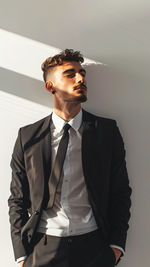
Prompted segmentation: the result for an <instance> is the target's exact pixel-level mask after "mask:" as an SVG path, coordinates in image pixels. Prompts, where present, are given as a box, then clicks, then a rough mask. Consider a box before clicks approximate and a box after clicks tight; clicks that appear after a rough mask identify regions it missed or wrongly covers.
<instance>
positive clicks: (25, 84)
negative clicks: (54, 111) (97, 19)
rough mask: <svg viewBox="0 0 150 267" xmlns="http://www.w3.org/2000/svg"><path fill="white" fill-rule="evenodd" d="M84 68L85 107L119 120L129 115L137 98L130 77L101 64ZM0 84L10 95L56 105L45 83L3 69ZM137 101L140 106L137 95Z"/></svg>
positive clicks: (0, 72)
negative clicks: (85, 73) (86, 93)
mask: <svg viewBox="0 0 150 267" xmlns="http://www.w3.org/2000/svg"><path fill="white" fill-rule="evenodd" d="M84 68H85V69H86V71H87V76H86V79H87V89H88V101H87V102H85V103H84V104H83V108H85V109H87V110H89V111H91V112H93V113H97V115H100V116H104V117H105V116H106V117H110V118H111V117H112V118H114V116H115V118H116V119H117V117H119V116H120V114H122V115H123V114H124V115H125V113H126V114H127V113H129V111H130V109H131V108H133V105H132V103H133V101H134V98H135V92H134V91H133V90H132V88H135V84H134V86H132V81H131V79H130V77H128V75H126V74H125V73H119V72H116V71H114V70H113V69H111V68H109V67H108V66H106V65H102V64H89V65H84ZM0 81H1V90H3V91H5V92H7V93H10V94H13V95H16V96H18V97H21V98H24V99H27V100H30V101H32V102H34V103H38V104H41V105H43V106H46V107H52V106H53V103H52V97H51V95H50V93H48V92H47V90H46V89H45V86H44V82H42V81H39V80H36V79H33V78H30V77H28V76H25V75H22V74H18V73H16V72H13V71H10V70H6V69H3V68H1V69H0ZM136 88H137V87H136ZM136 98H137V101H136V103H138V94H137V95H136ZM139 101H141V97H140V98H139ZM134 102H135V101H134ZM136 103H134V105H135V106H136Z"/></svg>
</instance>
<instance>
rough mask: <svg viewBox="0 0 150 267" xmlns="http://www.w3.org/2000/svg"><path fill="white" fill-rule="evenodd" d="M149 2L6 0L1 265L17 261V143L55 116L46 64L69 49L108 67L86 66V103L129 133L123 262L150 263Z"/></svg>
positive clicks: (0, 117)
mask: <svg viewBox="0 0 150 267" xmlns="http://www.w3.org/2000/svg"><path fill="white" fill-rule="evenodd" d="M149 5H150V3H149V1H147V0H143V1H138V0H136V1H135V0H127V1H126V2H124V1H121V0H119V1H118V0H115V1H112V2H110V1H105V2H104V1H101V0H94V1H89V0H88V1H84V0H83V1H82V2H81V1H79V0H77V1H76V2H73V3H72V2H71V1H69V0H63V1H62V2H60V1H59V2H58V1H45V6H44V5H43V3H42V2H41V1H32V2H31V1H30V6H29V2H28V1H26V2H20V1H17V0H14V1H13V2H12V3H10V1H7V0H6V1H5V2H4V1H3V3H1V9H0V24H1V27H2V28H3V30H2V31H0V38H1V42H0V57H1V60H0V64H1V67H2V68H3V69H1V70H0V90H1V91H0V125H1V131H0V148H1V149H0V170H1V179H0V197H1V205H0V211H1V220H0V236H1V239H0V247H1V248H2V249H1V250H2V253H1V266H7V267H12V266H16V265H15V263H14V258H13V251H12V246H11V240H10V231H9V228H10V227H9V222H8V214H7V213H8V207H7V199H8V196H9V184H10V179H11V169H10V166H9V164H10V159H11V153H12V149H13V146H14V142H15V140H16V137H17V133H18V129H19V128H20V127H21V126H23V125H26V124H29V123H32V122H35V121H36V120H39V119H41V118H42V117H44V116H47V115H48V114H49V113H50V111H51V108H52V101H51V97H50V96H49V94H48V92H46V90H45V89H44V84H43V83H42V82H41V72H40V64H41V63H42V61H43V59H45V57H47V56H50V55H51V54H54V53H55V52H56V51H58V50H60V49H63V48H65V47H66V48H74V49H77V50H80V51H81V52H82V53H83V54H84V55H86V56H87V57H89V58H90V59H95V60H96V61H103V62H104V63H107V64H108V66H104V65H101V64H98V63H97V62H96V64H94V62H93V61H90V65H87V66H86V69H87V81H88V102H87V103H85V104H84V105H83V106H84V107H85V108H86V109H87V110H89V111H91V112H93V113H95V114H98V115H100V116H104V117H110V118H114V119H116V120H117V122H118V126H119V128H120V130H121V133H122V136H123V138H124V143H125V148H126V160H127V168H128V173H129V178H130V185H131V187H132V188H133V193H132V209H131V220H130V228H129V231H128V237H127V245H126V254H125V256H124V257H123V258H122V260H121V262H120V263H119V266H120V267H131V266H133V267H141V266H143V267H148V266H149V244H150V234H149V232H150V231H149V225H150V213H149V202H150V196H149V190H150V179H149V173H150V164H149V159H150V141H149V139H150V138H149V136H150V122H149V121H150V119H149V118H150V90H149V84H150V75H149V69H150V58H149V43H150V39H149V23H150V21H149V20H150V19H149V12H148V10H149ZM35 7H36V12H35ZM58 7H59V8H58ZM56 14H57V16H56ZM72 14H74V16H73V15H72ZM76 14H78V20H77V19H76V18H77V16H76ZM7 31H9V32H12V33H16V35H15V36H14V34H12V35H10V34H9V32H7ZM62 32H63V34H64V36H63V38H62V34H60V33H62ZM21 35H22V36H21ZM22 38H23V39H22ZM29 38H30V39H29ZM32 39H34V40H35V41H34V40H32ZM39 42H40V43H39Z"/></svg>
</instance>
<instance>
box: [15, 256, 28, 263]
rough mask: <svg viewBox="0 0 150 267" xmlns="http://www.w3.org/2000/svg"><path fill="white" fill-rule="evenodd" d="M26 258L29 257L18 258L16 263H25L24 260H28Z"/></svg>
mask: <svg viewBox="0 0 150 267" xmlns="http://www.w3.org/2000/svg"><path fill="white" fill-rule="evenodd" d="M26 257H27V256H22V257H20V258H18V259H17V260H16V262H17V263H19V262H20V261H24V260H25V259H26Z"/></svg>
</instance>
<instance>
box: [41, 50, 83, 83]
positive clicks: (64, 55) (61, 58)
mask: <svg viewBox="0 0 150 267" xmlns="http://www.w3.org/2000/svg"><path fill="white" fill-rule="evenodd" d="M65 61H76V62H80V63H83V62H84V58H83V56H82V54H81V53H80V51H74V50H73V49H65V50H63V51H62V52H61V53H59V54H57V55H55V56H53V57H48V58H47V59H46V60H45V61H44V62H43V63H42V65H41V69H42V71H43V79H44V81H45V82H46V76H47V70H48V69H50V68H51V67H55V66H58V65H62V64H63V63H64V62H65Z"/></svg>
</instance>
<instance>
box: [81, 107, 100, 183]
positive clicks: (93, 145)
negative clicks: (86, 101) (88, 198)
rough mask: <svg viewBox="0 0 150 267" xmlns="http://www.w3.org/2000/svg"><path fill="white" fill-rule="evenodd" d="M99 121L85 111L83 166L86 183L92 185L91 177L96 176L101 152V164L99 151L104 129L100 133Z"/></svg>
mask: <svg viewBox="0 0 150 267" xmlns="http://www.w3.org/2000/svg"><path fill="white" fill-rule="evenodd" d="M98 127H100V125H99V121H98V120H97V119H96V116H93V115H92V114H89V113H88V112H87V111H85V110H83V134H82V165H83V172H84V177H85V181H86V182H87V183H88V184H90V183H92V181H91V177H93V174H94V165H95V159H96V156H97V152H99V153H98V154H99V162H101V159H100V155H101V152H100V151H98V149H99V148H100V147H101V144H102V127H101V130H100V131H98Z"/></svg>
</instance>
